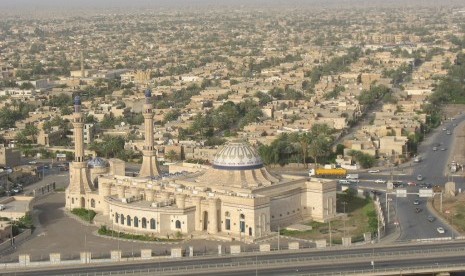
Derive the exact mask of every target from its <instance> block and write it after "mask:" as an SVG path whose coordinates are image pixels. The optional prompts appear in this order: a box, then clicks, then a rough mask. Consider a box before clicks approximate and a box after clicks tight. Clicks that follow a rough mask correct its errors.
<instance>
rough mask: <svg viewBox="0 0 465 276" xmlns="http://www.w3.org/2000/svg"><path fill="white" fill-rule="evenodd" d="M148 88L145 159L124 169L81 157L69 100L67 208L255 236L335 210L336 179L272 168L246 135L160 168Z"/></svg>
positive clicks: (137, 229)
mask: <svg viewBox="0 0 465 276" xmlns="http://www.w3.org/2000/svg"><path fill="white" fill-rule="evenodd" d="M150 98H151V92H150V90H147V91H146V92H145V99H146V101H145V104H144V108H143V110H144V111H143V116H144V130H145V141H144V147H143V150H142V153H143V162H142V166H141V169H140V173H139V175H138V176H136V177H128V176H125V163H124V162H123V161H121V160H119V159H109V160H104V159H101V158H98V157H97V158H93V159H91V160H90V161H87V160H85V156H84V143H83V126H84V122H83V113H82V111H81V101H80V98H79V97H76V98H75V100H74V114H73V127H74V141H75V143H74V144H75V159H74V161H73V162H72V163H71V165H70V182H69V186H68V188H67V189H66V208H67V209H68V210H71V209H73V208H86V209H91V210H94V211H96V212H97V213H98V214H99V215H101V216H103V217H104V218H106V220H107V221H108V222H109V223H110V224H111V225H107V227H108V228H113V229H118V231H124V232H128V233H138V234H149V235H160V236H162V235H163V236H166V235H175V234H177V235H179V233H180V234H182V235H191V234H194V235H199V236H202V235H208V236H210V237H211V236H215V237H218V238H224V239H231V240H233V239H240V240H244V241H250V242H252V241H255V240H258V239H261V238H264V237H266V236H269V235H270V234H271V233H272V232H273V231H276V230H277V229H278V228H279V227H281V228H283V227H286V226H288V225H291V224H294V223H299V222H301V221H304V220H315V221H320V222H323V221H326V220H327V219H328V218H332V217H334V216H335V215H336V183H335V181H331V180H325V179H317V178H308V177H295V176H286V175H284V174H283V175H278V174H272V173H270V172H269V171H268V170H267V169H266V168H265V166H264V165H263V162H262V160H261V158H260V156H259V155H258V153H257V152H256V150H255V149H254V148H253V147H252V146H251V145H250V144H248V143H247V142H244V141H233V142H229V143H227V144H226V145H225V146H224V147H222V148H220V149H219V150H218V152H217V153H216V154H215V157H214V160H213V162H212V165H211V166H205V165H197V164H188V163H183V164H174V165H170V166H169V172H165V173H163V172H161V171H160V168H159V166H158V161H157V156H156V149H155V147H154V141H153V117H154V113H153V107H152V104H151V103H150Z"/></svg>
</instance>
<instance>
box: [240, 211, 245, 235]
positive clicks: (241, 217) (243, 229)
mask: <svg viewBox="0 0 465 276" xmlns="http://www.w3.org/2000/svg"><path fill="white" fill-rule="evenodd" d="M239 228H240V231H241V233H245V215H244V214H241V216H240V221H239Z"/></svg>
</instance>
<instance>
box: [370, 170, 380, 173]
mask: <svg viewBox="0 0 465 276" xmlns="http://www.w3.org/2000/svg"><path fill="white" fill-rule="evenodd" d="M368 173H379V170H369V171H368Z"/></svg>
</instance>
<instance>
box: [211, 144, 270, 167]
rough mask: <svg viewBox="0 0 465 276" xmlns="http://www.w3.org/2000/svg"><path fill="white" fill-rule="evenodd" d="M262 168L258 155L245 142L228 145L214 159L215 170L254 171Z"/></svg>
mask: <svg viewBox="0 0 465 276" xmlns="http://www.w3.org/2000/svg"><path fill="white" fill-rule="evenodd" d="M262 167H263V162H262V159H261V158H260V156H259V155H258V153H257V152H256V151H255V149H254V148H252V146H251V145H249V144H248V143H247V142H243V141H236V142H230V143H228V144H226V145H225V146H224V147H223V148H221V149H220V150H219V151H218V152H217V153H216V154H215V158H214V159H213V168H215V169H220V170H253V169H259V168H262Z"/></svg>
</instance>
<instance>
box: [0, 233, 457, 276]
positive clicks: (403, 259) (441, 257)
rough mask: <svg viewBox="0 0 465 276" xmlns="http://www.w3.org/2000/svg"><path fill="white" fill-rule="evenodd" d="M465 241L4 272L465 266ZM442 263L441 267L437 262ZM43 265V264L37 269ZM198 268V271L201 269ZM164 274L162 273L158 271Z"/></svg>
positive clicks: (236, 272) (212, 272) (283, 272)
mask: <svg viewBox="0 0 465 276" xmlns="http://www.w3.org/2000/svg"><path fill="white" fill-rule="evenodd" d="M464 258H465V242H457V241H456V242H443V243H441V244H439V243H434V244H433V243H427V244H421V243H420V244H404V245H394V246H380V245H374V246H373V245H368V246H361V247H351V248H348V249H342V248H340V247H339V248H338V249H334V248H333V249H329V248H326V249H322V250H317V249H310V250H299V251H281V252H276V251H275V252H272V253H267V254H256V253H245V254H243V255H239V256H230V255H227V256H222V257H195V258H183V259H182V260H179V259H178V260H172V259H157V260H151V261H145V262H134V263H111V264H108V263H107V265H98V264H97V265H95V264H94V265H92V264H87V265H81V266H79V267H75V268H64V267H54V268H53V269H50V268H48V269H47V268H44V269H47V270H44V271H22V270H21V268H18V269H16V270H15V271H11V272H7V271H2V272H4V273H2V275H25V276H26V275H70V274H78V273H85V275H93V274H94V273H99V274H101V273H106V274H110V273H116V272H119V273H124V274H131V271H148V272H150V273H149V274H147V275H186V274H190V275H218V274H219V270H218V269H220V271H221V273H220V274H221V275H251V274H252V272H253V273H255V272H257V273H260V275H289V274H301V273H324V272H339V273H341V272H342V273H343V274H344V272H350V271H354V270H372V269H373V265H372V263H371V261H373V262H374V269H375V270H376V269H381V270H385V269H392V268H394V269H399V270H400V269H401V268H404V269H407V268H411V267H415V266H438V267H439V266H444V265H459V264H463V259H464ZM436 264H437V265H436ZM35 269H40V268H35ZM208 270H210V272H208ZM195 271H198V273H196V272H195ZM158 273H159V274H158Z"/></svg>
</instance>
